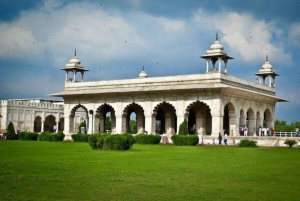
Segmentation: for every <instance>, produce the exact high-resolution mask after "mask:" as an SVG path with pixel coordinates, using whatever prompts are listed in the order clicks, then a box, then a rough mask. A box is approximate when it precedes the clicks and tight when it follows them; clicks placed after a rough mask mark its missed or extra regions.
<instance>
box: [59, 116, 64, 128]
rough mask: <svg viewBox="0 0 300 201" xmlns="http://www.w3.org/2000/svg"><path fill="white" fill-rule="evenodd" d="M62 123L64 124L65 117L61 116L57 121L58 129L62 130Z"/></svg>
mask: <svg viewBox="0 0 300 201" xmlns="http://www.w3.org/2000/svg"><path fill="white" fill-rule="evenodd" d="M64 125H65V119H64V118H63V117H62V118H60V120H59V123H58V131H60V132H63V131H64Z"/></svg>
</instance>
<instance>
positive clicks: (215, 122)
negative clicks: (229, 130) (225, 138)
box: [211, 115, 223, 137]
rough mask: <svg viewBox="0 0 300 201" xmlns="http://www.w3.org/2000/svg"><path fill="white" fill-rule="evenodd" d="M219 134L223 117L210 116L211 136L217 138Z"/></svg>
mask: <svg viewBox="0 0 300 201" xmlns="http://www.w3.org/2000/svg"><path fill="white" fill-rule="evenodd" d="M219 133H221V134H223V116H220V115H216V116H212V132H211V136H215V137H217V136H219Z"/></svg>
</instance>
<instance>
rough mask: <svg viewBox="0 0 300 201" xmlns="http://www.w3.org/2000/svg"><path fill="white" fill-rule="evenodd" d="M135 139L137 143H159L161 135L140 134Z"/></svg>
mask: <svg viewBox="0 0 300 201" xmlns="http://www.w3.org/2000/svg"><path fill="white" fill-rule="evenodd" d="M134 140H135V141H134V142H135V143H137V144H159V142H160V140H161V136H160V135H145V134H139V135H136V136H135V137H134Z"/></svg>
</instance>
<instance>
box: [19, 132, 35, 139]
mask: <svg viewBox="0 0 300 201" xmlns="http://www.w3.org/2000/svg"><path fill="white" fill-rule="evenodd" d="M38 135H39V134H38V133H33V132H26V131H21V132H20V139H21V140H26V141H36V140H37V139H38Z"/></svg>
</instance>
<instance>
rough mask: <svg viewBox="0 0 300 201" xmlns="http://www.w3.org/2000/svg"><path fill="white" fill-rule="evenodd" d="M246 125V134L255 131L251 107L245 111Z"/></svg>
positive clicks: (251, 133)
mask: <svg viewBox="0 0 300 201" xmlns="http://www.w3.org/2000/svg"><path fill="white" fill-rule="evenodd" d="M246 125H247V126H248V135H249V136H251V135H253V134H254V133H255V132H256V129H255V128H256V124H255V115H254V111H253V110H252V109H251V108H250V109H249V110H248V111H247V118H246Z"/></svg>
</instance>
